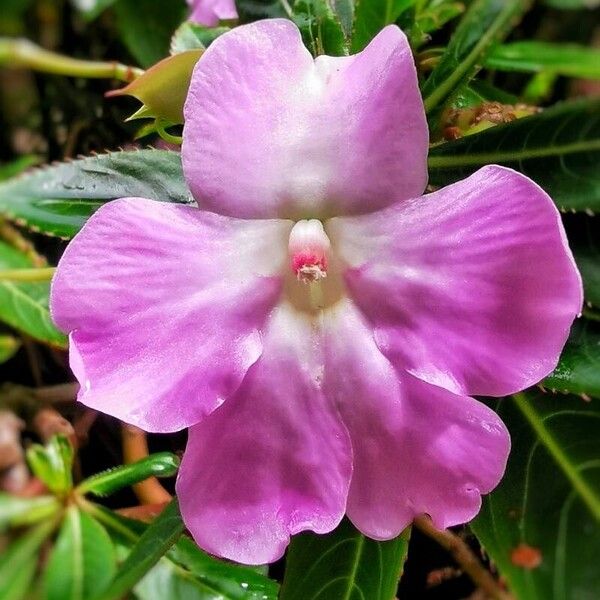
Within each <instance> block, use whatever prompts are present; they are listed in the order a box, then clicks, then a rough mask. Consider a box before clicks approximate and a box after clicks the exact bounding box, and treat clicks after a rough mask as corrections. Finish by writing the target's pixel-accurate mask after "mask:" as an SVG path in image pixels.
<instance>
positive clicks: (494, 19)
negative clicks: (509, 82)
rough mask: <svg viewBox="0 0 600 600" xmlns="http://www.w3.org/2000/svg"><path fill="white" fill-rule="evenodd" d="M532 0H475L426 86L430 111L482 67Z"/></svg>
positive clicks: (425, 100)
mask: <svg viewBox="0 0 600 600" xmlns="http://www.w3.org/2000/svg"><path fill="white" fill-rule="evenodd" d="M530 4H531V2H530V0H475V1H474V2H473V3H472V4H471V5H470V7H469V9H468V10H467V12H466V13H465V15H464V16H463V18H462V19H461V21H460V24H459V25H458V27H457V29H456V31H455V33H454V35H453V36H452V38H451V40H450V43H449V44H448V47H447V48H446V51H445V52H444V54H443V55H442V57H441V59H440V62H439V63H438V64H437V66H436V67H435V69H434V70H433V71H432V73H431V75H430V76H429V78H428V79H427V81H426V82H425V85H424V86H423V90H422V91H423V98H424V103H425V109H426V110H427V112H431V110H433V109H434V108H435V107H436V106H437V105H438V104H440V103H442V102H444V101H445V100H446V99H447V98H448V97H449V96H450V95H451V94H453V93H454V92H455V91H456V90H457V89H459V88H460V87H461V86H462V85H464V84H465V83H467V82H468V81H469V80H470V79H471V78H472V77H473V76H474V75H475V74H476V73H477V71H478V70H479V68H480V65H481V64H482V61H483V59H484V58H485V55H486V54H487V52H488V51H489V49H490V47H491V46H492V44H494V43H495V42H497V41H498V40H501V39H503V38H504V37H505V36H506V35H507V34H508V33H509V32H510V30H511V29H512V28H513V27H515V25H516V24H517V23H518V20H519V18H520V17H521V15H522V14H523V13H524V12H525V11H526V10H527V9H528V8H529V6H530Z"/></svg>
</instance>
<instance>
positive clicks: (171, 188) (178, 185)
mask: <svg viewBox="0 0 600 600" xmlns="http://www.w3.org/2000/svg"><path fill="white" fill-rule="evenodd" d="M128 196H138V197H141V198H149V199H150V200H161V201H164V202H178V203H184V204H189V203H191V202H192V201H193V200H192V197H191V194H190V192H189V190H188V188H187V186H186V184H185V181H184V178H183V172H182V169H181V156H180V154H179V153H176V152H169V151H165V150H138V151H129V152H114V153H110V154H102V155H99V156H88V157H86V158H82V159H79V160H75V161H73V162H66V163H60V164H57V165H52V166H50V167H45V168H43V169H37V170H33V171H30V172H28V173H26V174H24V175H22V176H20V177H17V178H16V179H12V180H9V181H7V182H5V183H2V184H0V214H4V215H5V216H7V217H9V218H11V219H14V220H16V221H17V222H18V223H20V224H23V225H27V226H29V227H30V228H32V229H34V230H36V231H41V232H42V233H47V234H52V235H59V236H63V237H72V236H73V235H75V234H76V233H77V232H78V231H79V229H80V228H81V226H82V225H83V224H84V223H85V221H86V219H88V217H90V216H91V215H92V214H93V213H94V211H96V210H97V209H98V208H99V207H100V206H101V205H102V204H104V203H105V202H107V201H108V200H114V199H115V198H125V197H128Z"/></svg>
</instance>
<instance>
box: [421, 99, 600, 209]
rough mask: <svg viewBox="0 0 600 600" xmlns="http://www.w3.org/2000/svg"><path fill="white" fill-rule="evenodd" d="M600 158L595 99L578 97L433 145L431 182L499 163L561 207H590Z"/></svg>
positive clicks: (598, 197)
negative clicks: (516, 172) (530, 179)
mask: <svg viewBox="0 0 600 600" xmlns="http://www.w3.org/2000/svg"><path fill="white" fill-rule="evenodd" d="M599 161H600V101H598V100H583V101H579V102H569V103H564V104H560V105H557V106H555V107H553V108H550V109H548V110H546V111H544V112H542V113H539V114H536V115H533V116H531V117H526V118H524V119H518V120H516V121H513V122H512V123H507V124H505V125H498V126H496V127H492V128H491V129H487V130H486V131H483V132H481V133H478V134H475V135H469V136H466V137H464V138H461V139H459V140H456V141H455V142H449V143H447V144H442V145H440V146H437V147H435V148H433V149H432V150H431V152H430V153H429V168H430V182H431V183H432V184H433V185H436V186H443V185H447V184H449V183H451V182H454V181H458V180H460V179H464V178H465V177H467V176H468V175H470V174H471V173H473V172H474V171H476V170H477V169H479V168H480V167H482V166H483V165H487V164H492V163H498V164H502V165H506V166H508V167H512V168H514V169H517V170H518V171H521V172H522V173H524V174H525V175H528V176H529V177H531V178H532V179H533V180H534V181H536V182H537V183H539V184H540V185H541V186H542V187H543V188H544V189H545V190H546V191H547V192H548V194H550V196H551V197H552V199H553V200H554V202H556V204H557V205H558V207H559V208H561V209H565V210H566V209H569V210H579V211H595V210H598V209H600V170H599V169H598V162H599Z"/></svg>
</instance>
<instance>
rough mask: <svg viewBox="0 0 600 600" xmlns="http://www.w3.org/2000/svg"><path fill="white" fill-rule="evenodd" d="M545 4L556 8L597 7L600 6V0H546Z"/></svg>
mask: <svg viewBox="0 0 600 600" xmlns="http://www.w3.org/2000/svg"><path fill="white" fill-rule="evenodd" d="M544 4H547V5H548V6H553V7H554V8H563V9H570V10H578V9H581V8H589V9H592V8H597V7H598V6H600V0H544Z"/></svg>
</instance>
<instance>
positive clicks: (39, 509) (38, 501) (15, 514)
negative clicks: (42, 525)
mask: <svg viewBox="0 0 600 600" xmlns="http://www.w3.org/2000/svg"><path fill="white" fill-rule="evenodd" d="M59 508H60V503H59V501H58V499H57V498H56V497H55V496H35V497H33V498H20V497H19V496H13V495H12V494H7V493H5V492H0V532H2V531H4V530H5V529H7V528H8V527H19V526H22V525H30V524H32V523H37V522H38V521H42V520H43V519H46V518H48V517H50V516H52V515H55V514H56V513H57V511H58V509H59Z"/></svg>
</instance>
